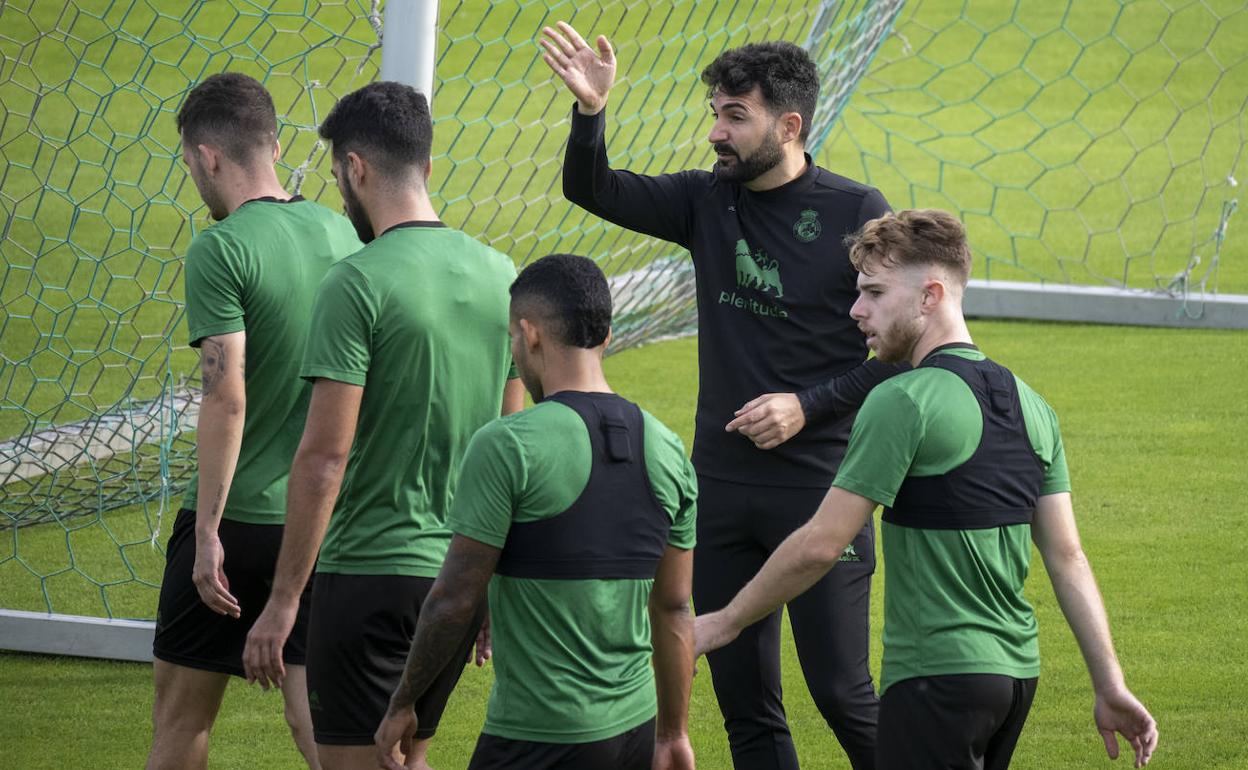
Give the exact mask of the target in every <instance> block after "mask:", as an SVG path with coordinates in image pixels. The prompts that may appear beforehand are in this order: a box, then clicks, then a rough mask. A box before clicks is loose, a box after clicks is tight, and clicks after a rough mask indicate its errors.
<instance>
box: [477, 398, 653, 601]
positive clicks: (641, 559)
mask: <svg viewBox="0 0 1248 770" xmlns="http://www.w3.org/2000/svg"><path fill="white" fill-rule="evenodd" d="M547 400H548V401H557V402H559V403H561V404H563V405H564V406H567V407H569V408H570V409H572V410H573V411H575V412H576V413H577V414H578V415H579V416H580V418H581V419H582V420H583V421H584V422H585V426H586V427H587V428H588V429H589V443H590V448H591V451H592V452H593V466H592V467H591V470H590V473H589V482H588V483H587V484H586V485H585V489H584V490H583V491H582V492H581V495H580V497H578V498H577V499H576V502H574V503H572V505H571V506H570V507H569V508H568V509H567V510H565V511H564V512H563V513H559V514H556V515H555V516H552V517H550V518H547V519H542V520H540V521H529V522H523V523H520V524H512V525H511V530H510V531H509V532H508V534H507V542H506V543H505V544H504V545H503V552H502V554H501V555H500V556H499V560H498V566H497V567H496V568H495V572H497V573H498V574H500V575H506V576H508V577H515V578H531V579H547V580H592V579H604V580H629V579H637V580H651V579H653V578H654V575H655V572H656V571H657V570H658V566H659V558H660V557H662V555H663V551H664V549H666V547H667V537H668V531H669V530H670V529H671V524H672V522H671V518H670V517H669V516H668V515H667V512H666V511H665V510H663V506H661V505H660V504H659V501H658V500H657V499H655V496H654V492H653V490H652V489H651V487H650V478H649V476H648V475H647V474H646V453H645V452H646V448H645V436H644V433H643V429H644V419H643V417H642V414H641V409H639V408H638V407H637V405H636V404H633V403H631V402H629V401H626V400H624V399H623V398H620V397H619V396H617V395H615V394H613V393H579V392H571V391H564V392H561V393H556V394H554V395H552V396H550V397H548V398H547Z"/></svg>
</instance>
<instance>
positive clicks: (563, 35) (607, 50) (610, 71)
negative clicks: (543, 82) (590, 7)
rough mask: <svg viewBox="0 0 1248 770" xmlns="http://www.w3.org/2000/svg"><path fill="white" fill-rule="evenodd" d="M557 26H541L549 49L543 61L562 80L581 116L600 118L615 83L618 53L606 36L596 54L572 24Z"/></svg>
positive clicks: (543, 43)
mask: <svg viewBox="0 0 1248 770" xmlns="http://www.w3.org/2000/svg"><path fill="white" fill-rule="evenodd" d="M555 26H556V27H557V29H551V28H550V27H542V35H544V36H545V37H544V38H543V39H542V40H541V41H540V42H541V45H542V48H544V49H545V50H546V52H545V53H544V54H542V61H544V62H546V64H547V66H549V67H550V68H551V69H552V70H554V73H555V74H556V75H558V76H559V77H561V78H563V82H564V84H565V85H567V87H568V90H569V91H571V92H572V95H573V96H575V97H576V101H577V110H579V111H580V113H581V114H582V115H597V114H598V113H599V112H602V108H603V107H605V106H607V94H608V93H609V92H610V91H611V86H612V85H613V84H614V83H615V51H614V50H613V49H612V48H611V43H610V41H608V40H607V38H606V36H605V35H599V36H598V40H597V41H596V42H597V44H598V50H597V51H594V49H592V48H590V47H589V44H588V43H586V42H585V38H583V37H581V35H580V33H579V32H577V31H576V30H575V29H572V25H571V24H568V23H567V22H566V21H561V22H558V23H557V24H555Z"/></svg>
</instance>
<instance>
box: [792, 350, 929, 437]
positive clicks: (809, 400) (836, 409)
mask: <svg viewBox="0 0 1248 770" xmlns="http://www.w3.org/2000/svg"><path fill="white" fill-rule="evenodd" d="M909 370H910V364H904V363H903V364H886V363H884V362H883V361H880V360H879V359H877V358H868V359H867V360H866V361H864V362H862V363H861V364H859V365H858V366H855V367H854V368H853V369H850V370H849V371H848V372H845V373H844V374H842V375H840V376H838V377H833V378H832V379H830V380H828V381H827V382H821V383H819V384H818V385H812V386H811V387H809V388H807V389H806V390H803V391H800V392H798V394H797V401H798V403H799V404H801V405H802V412H803V413H805V415H806V422H808V423H815V422H822V421H824V420H835V419H838V418H840V417H842V416H844V415H847V414H849V413H850V412H853V411H856V410H857V409H858V407H860V406H862V402H863V401H865V400H866V399H867V394H868V393H870V392H871V389H872V388H874V387H875V386H876V385H879V384H880V383H881V382H883V381H884V380H887V379H888V378H889V377H892V376H893V375H895V374H901V373H902V372H907V371H909Z"/></svg>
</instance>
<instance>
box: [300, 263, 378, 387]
mask: <svg viewBox="0 0 1248 770" xmlns="http://www.w3.org/2000/svg"><path fill="white" fill-rule="evenodd" d="M377 310H378V309H377V300H376V297H375V295H374V293H373V292H372V291H371V289H370V286H369V284H368V279H367V278H365V277H364V275H362V274H361V273H360V272H359V271H357V270H355V269H354V268H352V267H351V266H350V265H347V264H345V263H342V262H339V263H338V264H337V265H334V266H333V267H332V268H330V270H329V272H328V273H327V274H326V276H325V279H324V280H323V281H322V282H321V285H320V287H319V288H318V289H317V291H316V301H315V303H314V304H313V306H312V326H311V328H310V329H309V332H308V346H307V349H306V351H305V353H304V357H303V368H302V369H301V370H300V374H301V375H302V376H303V377H304V378H305V379H315V378H317V377H324V378H325V379H329V380H337V381H338V382H345V383H347V384H349V385H360V386H363V385H364V383H365V380H367V378H368V367H369V364H370V363H371V362H372V335H373V328H374V326H375V325H376V323H377Z"/></svg>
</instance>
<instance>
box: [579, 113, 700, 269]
mask: <svg viewBox="0 0 1248 770" xmlns="http://www.w3.org/2000/svg"><path fill="white" fill-rule="evenodd" d="M605 115H606V110H605V109H604V110H603V111H602V112H599V113H598V114H597V115H582V114H581V113H580V112H579V111H578V110H577V109H576V107H575V106H574V107H573V108H572V132H571V135H570V136H569V137H568V149H567V152H566V154H565V155H564V160H563V195H564V197H565V198H567V199H568V200H569V201H571V202H572V203H575V204H576V205H577V206H580V207H581V208H583V209H585V210H586V211H588V212H589V213H591V214H594V215H595V216H598V217H601V218H603V219H605V220H607V221H608V222H612V223H614V224H617V225H619V226H620V227H624V228H627V229H629V230H634V231H636V232H639V233H645V234H646V235H652V236H654V237H656V238H662V239H663V240H665V241H672V242H673V243H677V244H680V245H681V246H684V247H685V248H688V247H689V236H690V231H691V229H692V216H691V214H692V211H691V208H690V195H689V191H688V189H687V188H688V184H687V182H688V178H689V172H683V173H679V174H661V175H659V176H642V175H640V174H634V173H632V172H631V171H614V170H612V169H611V167H610V165H609V164H608V163H607V144H606V141H605V139H604V138H603V134H604V129H605V126H606V118H605Z"/></svg>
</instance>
